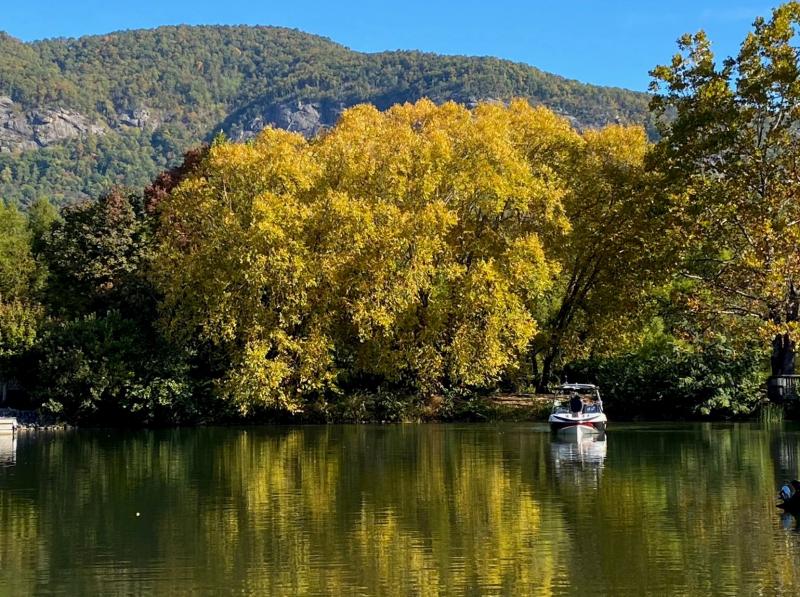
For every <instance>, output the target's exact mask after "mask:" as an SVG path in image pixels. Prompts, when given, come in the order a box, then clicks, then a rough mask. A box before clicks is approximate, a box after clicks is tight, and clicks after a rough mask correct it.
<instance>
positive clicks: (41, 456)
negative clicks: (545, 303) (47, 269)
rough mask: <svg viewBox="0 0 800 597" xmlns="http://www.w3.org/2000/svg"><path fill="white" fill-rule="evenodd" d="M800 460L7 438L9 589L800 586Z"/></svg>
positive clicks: (365, 438) (693, 453)
mask: <svg viewBox="0 0 800 597" xmlns="http://www.w3.org/2000/svg"><path fill="white" fill-rule="evenodd" d="M799 470H800V428H798V427H793V426H790V425H789V424H785V425H783V426H777V427H772V428H762V427H759V426H758V425H750V424H738V425H688V424H687V425H614V426H613V427H612V428H611V430H610V431H609V433H608V435H607V437H606V441H605V442H584V443H581V444H569V443H557V442H554V441H553V440H552V438H551V436H550V434H549V433H548V432H547V429H546V427H544V426H535V425H530V424H528V425H524V424H509V425H406V426H383V427H381V426H330V427H295V428H250V429H246V430H241V429H193V430H173V431H150V432H148V431H142V432H127V433H123V432H99V431H91V432H89V431H81V432H74V433H65V434H60V435H39V436H35V435H22V436H20V437H19V438H18V440H17V442H16V444H15V445H12V444H11V442H10V440H9V439H3V438H0V595H26V594H42V595H47V594H61V595H95V594H112V595H138V594H157V595H173V594H177V595H181V594H183V595H188V594H265V595H266V594H269V595H294V594H319V595H339V594H344V595H414V594H420V595H428V594H443V593H444V594H470V595H488V594H505V595H524V594H531V595H537V594H541V595H571V594H581V595H586V594H605V595H643V594H657V595H667V594H669V595H691V594H696V595H709V594H720V595H723V594H728V595H755V594H763V595H775V594H794V593H796V592H797V591H798V589H800V532H798V531H797V524H798V523H797V521H796V520H795V519H794V518H792V517H788V518H785V517H784V518H782V517H781V515H780V514H779V513H778V511H777V510H776V509H775V506H774V504H775V500H774V498H773V496H774V494H775V491H776V489H777V487H778V485H779V483H780V481H782V480H783V479H784V478H785V477H793V476H800V472H798V471H799ZM137 513H138V515H137Z"/></svg>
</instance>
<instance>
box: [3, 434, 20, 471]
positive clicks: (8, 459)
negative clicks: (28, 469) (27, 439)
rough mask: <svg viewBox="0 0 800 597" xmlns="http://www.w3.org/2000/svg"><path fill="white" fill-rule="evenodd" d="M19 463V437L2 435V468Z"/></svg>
mask: <svg viewBox="0 0 800 597" xmlns="http://www.w3.org/2000/svg"><path fill="white" fill-rule="evenodd" d="M16 461H17V436H16V434H12V433H0V466H9V465H12V464H14V463H16Z"/></svg>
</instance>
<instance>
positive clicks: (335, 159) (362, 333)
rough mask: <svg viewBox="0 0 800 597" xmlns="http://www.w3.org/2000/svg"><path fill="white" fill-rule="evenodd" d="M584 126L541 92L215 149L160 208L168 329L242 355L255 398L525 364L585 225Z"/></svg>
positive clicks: (231, 392) (233, 383)
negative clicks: (530, 98)
mask: <svg viewBox="0 0 800 597" xmlns="http://www.w3.org/2000/svg"><path fill="white" fill-rule="evenodd" d="M580 142H581V141H580V137H579V136H578V135H577V133H576V132H575V131H573V130H572V129H571V127H570V126H569V124H568V123H567V122H566V121H565V120H563V119H561V118H559V117H557V116H556V115H554V114H552V113H551V112H549V111H547V110H545V109H543V108H533V107H531V106H529V105H528V104H527V103H526V102H514V103H512V104H511V105H509V106H507V107H506V106H499V105H489V104H486V105H481V106H479V107H477V108H475V109H474V110H471V111H470V110H467V109H466V108H464V107H461V106H458V105H456V104H453V103H448V104H445V105H442V106H436V105H434V104H433V103H431V102H429V101H420V102H418V103H416V104H413V105H410V104H406V105H403V106H396V107H394V108H391V109H390V110H388V111H386V112H383V113H381V112H379V111H378V110H376V109H375V108H373V107H370V106H359V107H356V108H353V109H351V110H349V111H347V112H346V113H345V114H344V115H343V117H342V119H341V121H340V122H339V123H338V124H337V126H336V127H334V128H333V129H331V130H329V131H327V132H325V133H324V134H322V135H320V136H319V137H317V138H315V139H313V140H311V141H306V140H305V139H303V138H302V137H300V136H298V135H293V134H291V133H286V132H281V131H276V130H271V129H268V130H266V131H264V132H263V133H262V134H261V135H260V136H259V137H258V138H257V139H256V140H255V141H253V142H251V143H249V144H245V145H240V144H232V143H224V142H220V143H216V144H215V145H214V146H212V147H211V148H210V150H209V152H208V154H207V155H206V156H205V157H204V158H203V161H202V163H201V164H200V165H199V166H198V167H197V168H196V169H195V170H194V171H193V173H192V174H190V175H189V176H188V177H187V178H186V179H185V180H183V181H182V182H181V184H180V185H179V186H178V187H177V188H176V189H174V190H173V191H172V193H171V194H170V196H169V197H167V198H166V199H165V200H164V201H163V203H162V205H161V216H160V219H161V225H160V230H159V235H158V248H157V255H156V258H155V265H154V279H155V280H156V283H157V286H158V288H159V289H160V290H161V291H162V292H163V294H164V302H163V313H164V320H165V325H166V326H167V329H168V330H170V331H171V333H172V334H173V335H174V336H175V337H177V338H183V339H184V340H185V341H194V342H199V343H204V344H206V345H210V346H213V347H214V350H216V351H218V352H219V353H220V354H221V355H224V359H227V362H229V363H230V366H229V367H228V368H227V371H226V372H225V373H224V375H221V376H220V377H219V379H218V382H219V385H218V387H219V390H220V392H221V393H222V394H223V395H225V396H227V397H229V398H230V399H232V400H233V401H234V402H235V403H236V404H237V405H238V406H239V407H240V408H241V409H242V410H244V411H246V410H248V409H250V408H252V407H254V406H268V407H271V408H279V409H284V410H289V411H292V410H296V409H299V408H301V407H302V405H303V400H304V398H309V397H314V398H316V399H319V398H320V397H326V396H327V397H330V396H332V395H335V393H336V391H337V389H338V388H340V387H342V386H343V385H347V384H353V383H356V382H357V381H358V380H363V379H367V378H368V379H371V380H373V381H375V380H378V382H380V380H384V381H385V382H386V383H389V384H394V385H398V386H402V387H406V388H409V389H413V390H415V391H419V392H422V393H430V392H435V391H437V390H439V389H440V388H441V387H443V386H444V385H469V386H487V385H491V384H492V383H494V382H495V381H496V380H497V379H498V378H500V376H502V375H503V374H505V373H507V372H508V371H509V370H511V369H513V368H514V367H516V366H517V365H518V363H519V362H520V361H521V356H522V355H523V354H524V353H525V352H526V351H527V349H528V347H529V344H530V342H531V340H532V338H533V337H534V336H535V334H536V333H537V331H538V327H537V322H536V319H535V317H534V315H533V313H534V312H535V306H536V303H537V301H539V300H541V298H542V296H543V295H544V293H545V292H546V291H547V290H548V289H550V288H551V286H552V284H553V282H554V279H555V277H556V276H557V274H558V271H559V266H558V263H557V262H556V261H554V260H553V259H551V258H550V257H549V256H548V254H547V252H546V247H547V246H548V245H550V244H552V242H553V241H554V239H556V238H558V237H559V236H560V235H562V234H564V232H566V231H567V230H568V229H569V223H568V221H567V219H566V217H565V213H564V207H563V202H562V200H563V198H564V196H565V194H566V193H567V190H568V189H567V184H566V177H565V176H564V167H565V165H566V164H567V163H568V162H569V159H570V155H571V152H572V151H573V148H574V147H575V146H577V145H579V144H580Z"/></svg>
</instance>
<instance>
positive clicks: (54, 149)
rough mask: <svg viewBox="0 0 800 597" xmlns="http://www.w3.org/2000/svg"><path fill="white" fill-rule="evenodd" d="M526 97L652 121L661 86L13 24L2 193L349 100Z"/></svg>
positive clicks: (295, 36)
mask: <svg viewBox="0 0 800 597" xmlns="http://www.w3.org/2000/svg"><path fill="white" fill-rule="evenodd" d="M420 97H429V98H431V99H433V100H434V101H446V100H455V101H458V102H462V103H465V104H473V103H475V102H477V101H480V100H500V101H503V100H507V99H509V98H511V97H526V98H529V99H530V100H531V101H532V102H534V103H541V104H544V105H546V106H549V107H550V108H552V109H554V110H556V111H558V112H561V113H563V114H565V115H566V116H568V117H569V118H571V119H573V121H574V122H575V123H576V125H577V126H600V125H603V124H606V123H609V122H616V121H619V122H645V121H646V119H647V96H646V95H644V94H641V93H634V92H631V91H627V90H623V89H616V88H608V87H597V86H592V85H585V84H582V83H578V82H576V81H570V80H567V79H564V78H562V77H558V76H555V75H551V74H547V73H544V72H542V71H539V70H537V69H535V68H532V67H530V66H527V65H523V64H515V63H512V62H508V61H505V60H498V59H496V58H472V57H462V56H440V55H436V54H426V53H421V52H383V53H378V54H362V53H358V52H354V51H352V50H349V49H347V48H345V47H343V46H341V45H339V44H336V43H334V42H332V41H330V40H328V39H325V38H322V37H318V36H314V35H309V34H307V33H303V32H300V31H295V30H290V29H282V28H275V27H185V26H182V27H162V28H159V29H154V30H141V31H127V32H120V33H112V34H109V35H102V36H91V37H82V38H80V39H52V40H46V41H41V42H35V43H23V42H21V41H19V40H17V39H14V38H12V37H10V36H8V35H6V34H3V33H0V198H4V199H6V200H18V201H20V202H22V203H28V202H29V201H31V200H32V199H33V198H35V197H37V196H39V195H45V196H49V197H51V198H53V199H54V200H56V201H59V202H64V201H69V200H73V199H77V198H80V197H85V196H96V195H98V194H100V193H102V192H103V191H105V190H106V189H108V188H109V187H110V186H112V185H115V184H118V185H125V186H130V187H134V188H137V187H142V186H143V185H145V184H146V183H147V182H148V181H149V180H150V179H151V178H152V177H153V176H155V175H156V174H157V173H158V172H159V171H160V170H162V169H164V168H165V167H168V166H171V165H173V164H174V163H175V162H176V161H177V160H179V159H180V156H181V155H182V154H183V152H184V151H185V150H186V149H187V148H189V147H190V146H192V145H194V144H197V143H198V142H201V141H204V140H208V139H209V138H211V137H212V136H213V135H215V134H216V133H218V132H219V131H220V130H221V131H224V132H225V133H226V134H227V135H229V136H231V137H233V138H236V139H246V138H248V137H251V136H253V135H254V134H255V133H257V132H258V131H259V130H261V129H262V128H263V127H264V126H267V125H269V124H273V125H276V126H280V127H283V128H287V129H290V130H297V131H299V132H302V133H303V134H307V135H309V134H313V133H314V132H316V131H317V130H318V129H319V128H320V127H324V126H329V125H331V124H333V123H334V122H335V120H336V118H337V117H338V115H339V114H340V113H341V112H342V110H344V109H345V108H347V107H349V106H352V105H354V104H357V103H362V102H371V103H374V104H375V105H377V106H378V107H380V108H385V107H388V106H389V105H391V104H394V103H397V102H404V101H413V100H416V99H418V98H420Z"/></svg>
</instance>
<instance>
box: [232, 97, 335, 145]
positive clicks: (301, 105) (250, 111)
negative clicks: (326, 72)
mask: <svg viewBox="0 0 800 597" xmlns="http://www.w3.org/2000/svg"><path fill="white" fill-rule="evenodd" d="M347 107H348V106H347V105H346V104H344V103H341V102H336V103H330V102H325V103H323V102H302V101H298V102H292V103H289V104H266V105H264V104H260V105H259V104H255V105H251V106H249V107H248V108H246V109H245V110H241V111H239V112H237V113H235V114H233V115H231V117H229V118H228V119H227V120H226V122H225V123H223V130H224V131H225V132H226V134H227V135H228V136H229V137H231V138H232V139H234V140H237V141H244V140H247V139H251V138H253V137H254V136H256V135H257V134H258V133H259V132H260V131H261V130H263V129H265V128H266V127H268V126H273V127H276V128H280V129H285V130H287V131H292V132H295V133H300V134H301V135H304V136H306V137H312V136H314V135H315V134H316V133H317V132H319V130H320V129H322V128H325V127H330V126H333V125H334V124H336V121H337V120H339V116H341V115H342V112H344V110H345V109H346V108H347Z"/></svg>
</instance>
